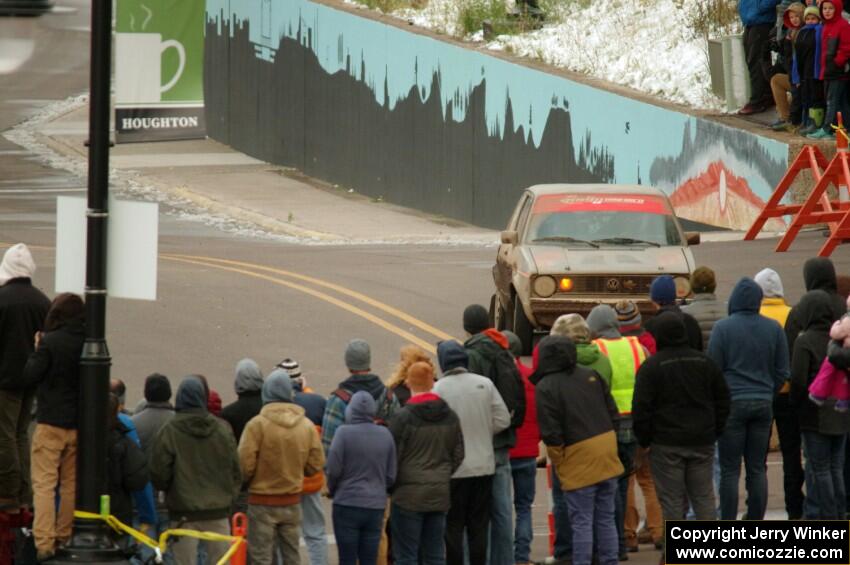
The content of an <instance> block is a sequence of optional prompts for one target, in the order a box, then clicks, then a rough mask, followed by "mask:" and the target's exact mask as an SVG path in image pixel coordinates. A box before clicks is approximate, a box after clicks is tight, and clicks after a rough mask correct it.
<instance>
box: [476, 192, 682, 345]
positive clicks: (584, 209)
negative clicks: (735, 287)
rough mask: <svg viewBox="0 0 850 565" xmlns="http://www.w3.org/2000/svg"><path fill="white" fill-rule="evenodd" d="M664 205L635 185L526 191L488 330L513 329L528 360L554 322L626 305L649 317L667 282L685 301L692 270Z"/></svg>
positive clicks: (505, 240) (499, 265)
mask: <svg viewBox="0 0 850 565" xmlns="http://www.w3.org/2000/svg"><path fill="white" fill-rule="evenodd" d="M697 243H699V233H696V232H693V233H685V232H683V231H682V227H681V226H680V224H679V220H678V219H677V218H676V215H675V213H674V212H673V207H672V206H671V205H670V201H669V200H668V199H667V196H666V195H665V194H664V193H663V192H661V191H660V190H657V189H655V188H651V187H646V186H637V185H634V186H633V185H608V184H581V185H573V184H546V185H536V186H532V187H530V188H528V189H526V190H525V191H524V192H523V194H522V196H521V197H520V199H519V202H518V203H517V206H516V209H515V210H514V213H513V214H512V215H511V218H510V221H509V223H508V227H507V229H506V230H505V231H503V232H502V233H501V245H500V246H499V251H498V255H497V257H496V264H495V266H494V267H493V279H494V281H495V283H496V292H495V294H494V295H493V296H492V298H491V300H490V317H491V322H492V323H493V325H494V327H496V328H498V329H500V330H505V329H508V330H512V331H513V332H515V333H516V334H517V335H518V336H519V337H520V339H521V340H522V343H523V349H524V352H525V353H526V354H528V353H530V352H531V347H532V342H533V337H534V332H535V330H537V331H546V330H548V329H549V328H550V327H551V326H552V324H553V323H554V321H555V320H556V319H557V318H558V316H560V315H562V314H567V313H571V312H575V313H578V314H581V315H583V316H586V315H587V314H588V313H589V312H590V310H591V309H592V308H593V307H594V306H596V305H597V304H601V303H608V304H613V303H615V302H617V301H618V300H622V299H628V300H632V301H634V302H635V304H637V306H638V308H640V310H641V312H643V313H644V314H648V313H651V312H652V311H653V306H652V303H651V302H650V300H649V286H650V284H651V283H652V280H653V279H654V278H655V277H657V276H659V275H665V274H666V275H671V276H673V277H674V280H675V281H676V289H677V294H678V296H679V297H680V298H686V297H688V296H689V295H690V294H691V287H690V276H691V273H692V272H693V270H694V268H695V264H694V257H693V254H692V253H691V250H690V249H689V247H688V245H689V244H691V245H694V244H697Z"/></svg>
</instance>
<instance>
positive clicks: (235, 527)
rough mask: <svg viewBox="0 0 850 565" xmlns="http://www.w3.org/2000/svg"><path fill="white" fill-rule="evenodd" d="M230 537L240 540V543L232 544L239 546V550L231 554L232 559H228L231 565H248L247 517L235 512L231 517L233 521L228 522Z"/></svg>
mask: <svg viewBox="0 0 850 565" xmlns="http://www.w3.org/2000/svg"><path fill="white" fill-rule="evenodd" d="M230 529H231V535H233V536H239V537H241V538H242V541H240V542H234V543H238V544H239V549H237V550H236V553H234V554H233V557H231V558H230V563H231V565H247V563H248V517H247V516H246V515H245V514H244V513H242V512H237V513H236V514H234V515H233V519H232V520H231V522H230Z"/></svg>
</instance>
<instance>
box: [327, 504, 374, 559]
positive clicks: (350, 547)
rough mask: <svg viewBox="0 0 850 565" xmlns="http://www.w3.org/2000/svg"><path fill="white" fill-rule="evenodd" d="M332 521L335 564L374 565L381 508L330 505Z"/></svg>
mask: <svg viewBox="0 0 850 565" xmlns="http://www.w3.org/2000/svg"><path fill="white" fill-rule="evenodd" d="M332 519H333V525H334V536H335V537H336V549H337V555H338V556H339V565H356V564H357V563H358V561H359V562H360V565H375V562H376V561H377V560H378V544H380V543H381V528H382V526H383V525H384V509H383V508H378V509H374V508H358V507H356V506H343V505H342V504H334V505H333V516H332Z"/></svg>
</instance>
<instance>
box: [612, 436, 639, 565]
mask: <svg viewBox="0 0 850 565" xmlns="http://www.w3.org/2000/svg"><path fill="white" fill-rule="evenodd" d="M636 452H637V442H635V441H630V442H620V441H618V442H617V455H618V456H619V457H620V463H622V464H623V468H624V469H625V472H624V473H623V474H622V475H621V476H620V478H618V479H617V496H616V498H615V504H614V519H615V520H616V522H617V548H618V550H619V552H620V554H624V553H626V530H625V527H624V521H625V519H626V504H627V502H628V494H629V477H630V476H631V474H632V473H633V472H634V468H635V453H636Z"/></svg>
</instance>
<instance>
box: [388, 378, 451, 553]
mask: <svg viewBox="0 0 850 565" xmlns="http://www.w3.org/2000/svg"><path fill="white" fill-rule="evenodd" d="M405 382H406V383H407V386H408V387H410V392H411V397H410V399H409V400H408V402H407V404H406V405H405V406H404V408H402V409H401V410H400V411H399V412H398V414H397V415H396V416H395V417H394V418H393V420H392V422H390V432H391V433H392V435H393V438H394V439H395V443H396V446H397V450H398V451H397V454H396V455H397V458H398V475H397V478H396V482H395V485H393V496H392V510H391V512H390V525H391V528H392V540H393V557H394V558H395V562H396V563H417V562H418V561H419V559H420V557H421V559H422V562H423V563H440V562H444V559H445V543H444V541H443V540H444V539H445V531H446V513H447V512H448V511H449V506H450V505H451V486H450V485H451V479H452V474H453V473H454V472H455V471H456V470H457V469H458V467H460V464H461V463H462V462H463V455H464V445H463V443H464V439H463V434H462V432H461V427H460V419H459V418H458V416H457V414H455V412H454V411H453V410H452V409H451V408H449V405H448V404H447V403H446V401H445V400H443V399H442V398H440V397H439V396H438V395H437V394H435V393H434V392H432V390H431V389H432V388H433V386H434V367H433V366H432V365H431V364H430V363H426V362H424V361H419V362H416V363H414V364H413V365H411V366H410V367H409V368H408V369H407V378H406V379H405Z"/></svg>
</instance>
